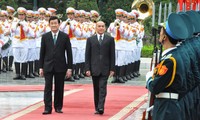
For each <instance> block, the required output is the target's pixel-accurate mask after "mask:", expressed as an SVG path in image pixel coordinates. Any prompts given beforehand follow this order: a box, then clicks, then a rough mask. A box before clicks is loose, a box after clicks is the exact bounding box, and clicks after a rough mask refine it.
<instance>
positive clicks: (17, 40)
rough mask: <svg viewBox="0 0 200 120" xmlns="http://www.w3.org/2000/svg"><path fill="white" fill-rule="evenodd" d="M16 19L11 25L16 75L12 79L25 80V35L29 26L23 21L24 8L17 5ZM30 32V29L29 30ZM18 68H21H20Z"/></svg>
mask: <svg viewBox="0 0 200 120" xmlns="http://www.w3.org/2000/svg"><path fill="white" fill-rule="evenodd" d="M17 13H18V19H19V20H18V21H17V22H14V23H13V24H12V26H11V32H12V35H13V44H12V47H13V55H14V62H15V71H16V76H15V77H14V78H13V79H14V80H26V77H25V74H26V65H27V56H28V47H27V46H29V44H28V42H27V38H26V35H27V33H28V32H29V27H28V24H27V22H26V21H25V17H26V9H25V8H23V7H19V8H18V9H17ZM30 32H31V31H30ZM20 68H22V69H21V70H20Z"/></svg>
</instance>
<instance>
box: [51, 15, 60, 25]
mask: <svg viewBox="0 0 200 120" xmlns="http://www.w3.org/2000/svg"><path fill="white" fill-rule="evenodd" d="M51 20H58V23H59V24H60V19H59V18H58V17H57V16H51V17H50V18H49V23H50V21H51Z"/></svg>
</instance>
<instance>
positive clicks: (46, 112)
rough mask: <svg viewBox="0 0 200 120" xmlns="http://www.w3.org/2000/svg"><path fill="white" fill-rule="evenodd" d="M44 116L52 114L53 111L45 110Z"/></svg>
mask: <svg viewBox="0 0 200 120" xmlns="http://www.w3.org/2000/svg"><path fill="white" fill-rule="evenodd" d="M42 114H43V115H47V114H51V111H47V110H45V111H44V112H43V113H42Z"/></svg>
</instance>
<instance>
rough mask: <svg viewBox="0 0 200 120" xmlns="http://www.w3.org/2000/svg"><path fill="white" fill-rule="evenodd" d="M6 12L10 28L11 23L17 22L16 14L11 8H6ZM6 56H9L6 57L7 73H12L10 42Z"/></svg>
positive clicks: (12, 58)
mask: <svg viewBox="0 0 200 120" xmlns="http://www.w3.org/2000/svg"><path fill="white" fill-rule="evenodd" d="M6 11H7V12H8V22H9V26H10V27H11V26H12V23H13V22H17V21H18V18H16V17H15V15H16V13H17V12H16V11H15V9H14V8H13V7H11V6H6ZM9 29H10V28H9ZM9 38H10V40H11V41H12V40H13V38H12V36H11V35H9ZM8 56H9V57H8V63H9V65H8V66H9V68H8V70H9V71H13V69H12V66H13V60H14V57H13V49H12V42H11V45H10V48H9V54H8Z"/></svg>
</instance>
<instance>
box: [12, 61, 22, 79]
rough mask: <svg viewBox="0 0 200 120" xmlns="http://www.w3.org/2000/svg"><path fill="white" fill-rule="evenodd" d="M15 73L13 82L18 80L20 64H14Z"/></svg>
mask: <svg viewBox="0 0 200 120" xmlns="http://www.w3.org/2000/svg"><path fill="white" fill-rule="evenodd" d="M15 72H16V76H15V77H14V78H13V79H14V80H20V78H21V76H20V63H17V62H15Z"/></svg>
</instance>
